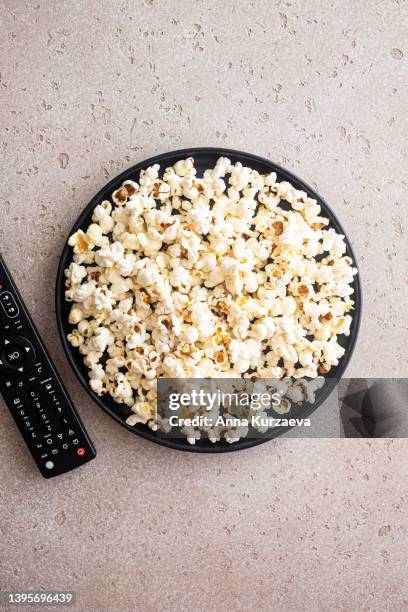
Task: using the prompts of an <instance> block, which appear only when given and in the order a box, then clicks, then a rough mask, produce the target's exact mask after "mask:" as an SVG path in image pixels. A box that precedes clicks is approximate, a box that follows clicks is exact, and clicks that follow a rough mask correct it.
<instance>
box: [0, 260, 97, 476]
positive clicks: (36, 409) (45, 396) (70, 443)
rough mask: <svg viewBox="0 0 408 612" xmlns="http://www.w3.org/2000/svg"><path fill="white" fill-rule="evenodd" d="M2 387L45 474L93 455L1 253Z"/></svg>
mask: <svg viewBox="0 0 408 612" xmlns="http://www.w3.org/2000/svg"><path fill="white" fill-rule="evenodd" d="M0 391H1V393H2V395H3V397H4V400H5V402H6V404H7V406H8V408H9V409H10V412H11V414H12V415H13V418H14V420H15V422H16V424H17V426H18V428H19V429H20V431H21V433H22V435H23V438H24V440H25V442H26V444H27V446H28V448H29V449H30V452H31V454H32V456H33V457H34V461H35V462H36V463H37V465H38V467H39V469H40V472H41V474H42V475H43V476H44V478H50V477H52V476H57V475H58V474H64V473H65V472H68V471H69V470H72V469H74V468H76V467H79V466H80V465H83V464H84V463H86V462H87V461H89V460H90V459H93V458H94V457H95V456H96V451H95V448H94V446H93V444H92V442H91V440H90V439H89V436H88V434H87V432H86V431H85V429H84V426H83V425H82V423H81V420H80V418H79V416H78V414H77V412H76V410H75V408H74V406H73V405H72V402H71V400H70V399H69V397H68V394H67V392H66V390H65V388H64V385H63V384H62V381H61V379H60V377H59V375H58V373H57V372H56V370H55V368H54V366H53V364H52V361H51V358H50V357H49V355H48V353H47V349H46V348H45V346H44V344H43V342H42V340H41V338H40V336H39V334H38V331H37V329H36V327H35V325H34V323H33V321H32V319H31V317H30V315H29V313H28V311H27V309H26V307H25V305H24V302H23V300H22V298H21V296H20V294H19V292H18V290H17V287H16V285H15V284H14V281H13V279H12V277H11V275H10V272H9V271H8V269H7V267H6V264H5V263H4V260H3V258H2V257H1V255H0Z"/></svg>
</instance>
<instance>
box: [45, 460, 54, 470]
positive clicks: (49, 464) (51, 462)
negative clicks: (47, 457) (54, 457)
mask: <svg viewBox="0 0 408 612" xmlns="http://www.w3.org/2000/svg"><path fill="white" fill-rule="evenodd" d="M45 467H46V468H47V470H52V468H53V467H54V462H53V461H47V463H46V464H45Z"/></svg>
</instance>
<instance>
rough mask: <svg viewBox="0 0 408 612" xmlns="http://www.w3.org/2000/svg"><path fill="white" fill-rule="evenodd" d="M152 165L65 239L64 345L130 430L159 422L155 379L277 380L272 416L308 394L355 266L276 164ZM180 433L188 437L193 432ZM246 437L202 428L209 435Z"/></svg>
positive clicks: (323, 366)
mask: <svg viewBox="0 0 408 612" xmlns="http://www.w3.org/2000/svg"><path fill="white" fill-rule="evenodd" d="M159 171H160V167H159V166H158V165H157V164H156V165H154V166H151V167H149V168H146V169H145V170H143V171H141V172H140V177H139V182H138V183H136V182H134V181H125V182H124V183H123V184H122V186H121V187H119V189H117V190H116V191H115V192H114V193H113V194H112V198H111V200H112V201H109V200H104V201H103V202H101V203H100V204H98V205H97V206H96V207H95V208H94V211H93V215H92V223H91V224H90V225H89V227H88V228H87V229H86V232H84V231H82V230H78V231H77V232H75V233H74V234H73V235H72V236H71V237H70V238H69V241H68V243H69V245H70V246H71V247H73V257H72V262H71V263H70V265H69V267H68V268H67V270H65V276H66V292H65V297H66V300H67V301H70V302H73V304H72V307H71V310H70V313H69V318H68V322H69V323H70V325H71V326H72V327H73V329H72V331H71V332H70V334H69V335H68V340H69V342H70V343H71V344H72V346H74V347H77V348H78V350H79V352H80V353H81V354H82V355H83V358H84V364H85V365H86V367H87V368H88V369H89V384H90V387H91V388H92V390H93V391H94V393H96V394H97V395H103V394H109V395H110V396H111V397H112V398H113V399H114V400H115V401H117V402H118V403H122V404H125V405H126V406H128V407H129V410H130V411H131V414H130V415H129V417H128V418H127V420H126V422H127V424H128V425H130V426H134V425H138V424H143V425H147V426H148V427H149V428H151V429H152V430H153V431H155V430H156V429H157V428H158V427H166V424H165V423H160V422H158V420H157V415H156V411H155V403H156V379H157V378H158V377H172V378H187V377H201V378H213V377H217V378H221V377H225V376H227V377H238V378H241V377H252V376H255V377H261V378H273V379H277V386H278V383H279V385H280V389H281V391H282V393H283V392H284V391H285V392H288V395H287V397H286V399H284V400H282V402H281V405H280V406H279V408H277V412H280V413H281V414H284V413H286V412H288V411H289V410H290V406H291V402H294V403H296V402H298V401H301V399H302V398H304V397H307V398H308V400H310V401H314V393H315V391H316V390H317V389H318V388H319V385H320V386H321V384H323V383H322V382H321V381H322V380H324V379H322V377H321V375H324V374H327V373H329V372H330V370H331V368H332V367H335V366H336V365H338V363H339V362H340V360H341V358H342V357H343V355H344V348H343V347H342V346H341V342H340V341H339V338H340V337H341V336H347V335H349V334H350V325H351V323H352V314H351V313H352V309H353V300H352V293H353V288H352V286H351V285H352V283H353V278H354V275H355V274H356V273H357V270H356V268H355V267H353V262H352V260H351V259H350V257H348V256H346V255H345V253H346V243H345V238H344V236H342V235H341V234H338V233H337V232H336V230H335V229H334V228H332V227H329V222H328V220H327V219H325V218H324V217H322V216H320V213H321V208H320V206H319V205H318V204H317V202H316V201H315V200H314V199H312V198H309V197H308V196H307V194H306V193H305V192H303V191H300V190H297V189H295V188H294V187H293V186H292V185H291V184H290V183H289V182H287V181H282V182H277V176H276V174H275V173H274V172H272V173H269V174H266V175H262V174H260V173H259V172H257V171H255V170H253V169H251V168H249V167H246V166H243V165H242V164H241V163H239V162H237V163H235V164H231V161H230V160H229V159H228V158H226V157H220V158H219V159H218V161H217V163H216V165H215V167H214V168H209V169H207V170H205V171H204V173H203V177H202V178H199V177H197V176H196V174H197V173H196V168H195V166H194V160H193V159H192V158H188V159H181V160H179V161H177V163H176V164H175V165H174V166H173V167H170V168H166V169H165V171H164V173H163V176H162V177H160V176H159ZM283 204H284V205H283ZM290 377H291V378H292V379H294V380H295V383H294V385H293V387H292V388H289V383H288V382H287V381H288V380H290ZM305 377H309V378H311V379H313V380H312V381H311V382H312V383H313V385H312V386H311V387H310V388H309V387H308V388H306V387H305V386H304V381H303V380H302V378H305ZM288 389H289V391H288ZM261 429H262V430H263V428H261ZM184 433H185V435H186V436H187V439H188V441H189V442H190V443H192V444H193V443H195V442H196V440H198V439H200V437H201V432H200V430H199V429H197V428H193V427H191V428H184ZM245 435H246V431H245V428H232V429H231V428H230V429H228V428H227V429H225V428H214V429H213V430H211V431H210V432H209V437H210V440H212V441H214V442H216V441H217V440H220V439H221V438H223V439H224V440H226V441H227V442H229V443H233V442H235V441H236V440H238V439H239V438H240V437H242V436H245Z"/></svg>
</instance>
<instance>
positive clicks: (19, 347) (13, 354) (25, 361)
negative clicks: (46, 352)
mask: <svg viewBox="0 0 408 612" xmlns="http://www.w3.org/2000/svg"><path fill="white" fill-rule="evenodd" d="M34 362H35V351H34V347H33V345H32V344H31V342H30V341H29V340H28V339H27V338H25V337H24V336H6V337H5V338H1V340H0V370H2V369H6V370H7V371H9V372H10V373H11V372H15V373H16V374H24V373H25V372H28V371H29V370H30V369H31V368H32V366H33V365H34Z"/></svg>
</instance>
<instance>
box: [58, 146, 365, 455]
mask: <svg viewBox="0 0 408 612" xmlns="http://www.w3.org/2000/svg"><path fill="white" fill-rule="evenodd" d="M200 154H201V155H216V156H222V157H237V158H239V159H240V161H242V162H243V163H248V164H250V162H251V161H253V162H256V163H258V164H262V165H265V166H267V167H268V168H269V169H270V172H276V173H277V174H278V175H279V174H280V175H281V176H283V177H284V180H289V181H290V182H293V183H296V184H297V185H296V189H301V190H303V191H305V192H306V193H307V194H308V195H310V196H311V197H312V198H314V199H316V200H317V202H318V203H319V204H321V205H322V206H323V208H324V209H325V210H327V213H328V215H329V217H330V219H331V222H333V223H334V224H335V225H337V228H338V229H339V230H340V232H341V233H342V234H343V235H344V236H345V241H346V245H347V250H348V252H349V253H350V255H351V257H352V259H353V263H354V266H355V267H356V268H357V274H356V276H355V277H354V294H353V299H354V302H355V304H354V316H353V323H352V332H351V334H350V343H349V346H348V348H347V351H346V354H345V356H344V358H343V359H342V361H341V362H340V365H339V366H338V370H337V374H336V378H337V379H338V380H340V379H341V378H342V376H343V374H344V372H345V370H346V368H347V366H348V364H349V362H350V360H351V357H352V355H353V353H354V350H355V346H356V342H357V338H358V335H359V331H360V326H361V314H362V287H361V277H360V269H359V266H358V264H357V260H356V257H355V254H354V251H353V248H352V245H351V243H350V241H349V239H348V236H347V234H346V232H345V231H344V228H343V226H342V224H341V222H340V221H339V219H338V217H337V215H336V214H335V213H334V212H333V209H332V208H331V206H330V205H329V204H328V203H327V202H326V200H325V199H324V198H323V197H322V196H321V195H320V194H319V193H318V192H317V191H316V190H315V189H313V188H312V187H310V185H308V184H307V183H305V181H303V180H302V179H300V178H299V177H298V176H297V175H296V174H294V173H293V172H291V171H290V170H287V169H286V168H284V167H282V166H280V165H279V164H277V163H276V162H273V161H271V160H270V159H268V158H266V157H262V156H259V155H255V154H252V153H247V152H244V151H238V150H235V149H226V148H220V147H190V148H187V149H177V150H175V151H167V152H166V153H161V154H158V155H154V156H152V157H150V158H148V159H146V160H142V161H140V162H138V163H137V164H134V165H133V166H131V167H130V168H127V169H126V170H124V171H123V172H121V173H120V174H119V175H118V176H116V177H114V178H113V179H111V180H110V181H109V182H108V183H106V184H105V185H104V187H102V189H100V190H99V191H98V193H96V194H95V195H94V197H93V198H92V199H91V201H90V202H89V204H87V206H85V208H84V209H83V210H82V212H81V213H80V215H79V216H78V217H77V219H76V221H75V223H74V225H73V226H72V228H71V230H70V232H69V234H68V236H71V235H72V234H73V233H74V232H75V231H77V230H78V229H79V228H81V227H82V226H83V224H84V222H85V220H86V219H87V218H88V217H89V214H90V212H91V211H92V210H93V209H94V208H95V206H96V205H97V204H98V203H100V202H101V201H102V200H103V199H108V197H109V199H110V197H111V195H112V192H113V191H114V190H115V189H117V186H118V185H119V184H121V183H122V182H123V181H125V180H126V179H128V178H129V177H130V176H133V175H134V174H135V173H137V172H140V170H142V169H143V168H147V167H148V166H151V165H152V164H160V166H162V165H163V164H165V163H171V165H173V164H174V163H175V162H176V161H177V159H179V158H180V159H182V158H184V157H195V156H197V155H200ZM107 193H109V196H107ZM71 251H72V249H71V247H69V245H68V241H67V240H66V241H65V242H64V247H63V250H62V253H61V256H60V260H59V265H58V270H57V279H56V285H55V313H56V318H57V327H58V333H59V336H60V339H61V343H62V346H63V349H64V353H65V355H66V357H67V360H68V362H69V364H70V366H71V368H72V369H73V371H74V373H75V375H76V377H77V378H78V380H79V382H80V383H81V385H82V386H83V387H84V389H85V390H86V392H87V393H88V395H89V396H90V397H91V398H92V399H93V400H94V401H95V402H96V403H97V404H98V406H99V407H100V408H102V410H103V411H104V412H105V413H106V414H108V415H109V416H110V417H111V418H113V419H114V421H116V422H117V423H119V425H121V426H122V427H125V428H126V429H127V430H128V431H130V432H132V433H133V434H136V435H138V436H140V437H142V438H145V439H147V440H149V441H151V442H154V443H155V444H159V445H160V446H165V447H167V448H171V449H173V450H181V451H185V452H195V453H206V454H207V453H226V452H233V451H238V450H244V449H247V448H252V447H254V446H258V445H259V444H263V443H265V442H268V441H270V440H272V439H274V438H276V437H278V436H279V435H281V434H283V433H284V431H281V430H279V431H278V430H272V432H268V434H269V435H265V437H262V438H260V439H251V438H250V439H247V438H242V439H241V440H239V441H238V442H235V443H233V444H228V443H226V442H225V441H222V442H217V443H215V444H214V445H212V446H198V445H191V444H189V443H188V442H187V440H183V441H180V440H178V439H171V440H170V439H166V438H160V437H158V436H157V435H156V434H155V432H153V431H151V430H150V429H148V428H147V427H145V428H143V429H142V428H139V427H131V426H130V425H127V424H126V422H125V421H124V420H122V418H121V417H120V415H119V414H118V413H115V412H114V411H113V410H111V409H110V408H109V407H108V406H107V405H105V403H104V401H103V396H102V397H99V396H97V395H96V394H95V393H94V392H93V391H92V389H91V388H90V386H89V384H88V379H87V378H85V376H84V375H83V373H82V371H81V366H80V365H79V363H77V362H80V361H81V360H82V357H81V359H79V357H80V354H79V353H75V352H74V350H75V349H74V348H73V347H71V345H70V344H69V342H68V340H67V338H66V334H65V330H64V318H63V308H64V304H65V299H64V291H65V275H64V270H65V268H66V265H67V258H68V256H69V255H71ZM326 386H327V392H326V393H322V397H321V398H320V401H319V402H316V405H315V404H313V405H311V406H310V407H309V408H308V409H307V410H305V412H304V413H303V415H304V417H308V416H310V414H312V413H313V412H314V411H315V410H317V409H318V408H319V407H320V406H321V405H322V403H323V402H324V401H325V400H326V399H327V398H328V397H329V395H330V394H331V393H332V392H333V390H334V388H335V386H336V385H335V384H334V385H333V386H331V387H330V385H328V384H327V385H326ZM287 429H288V428H286V430H287Z"/></svg>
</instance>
